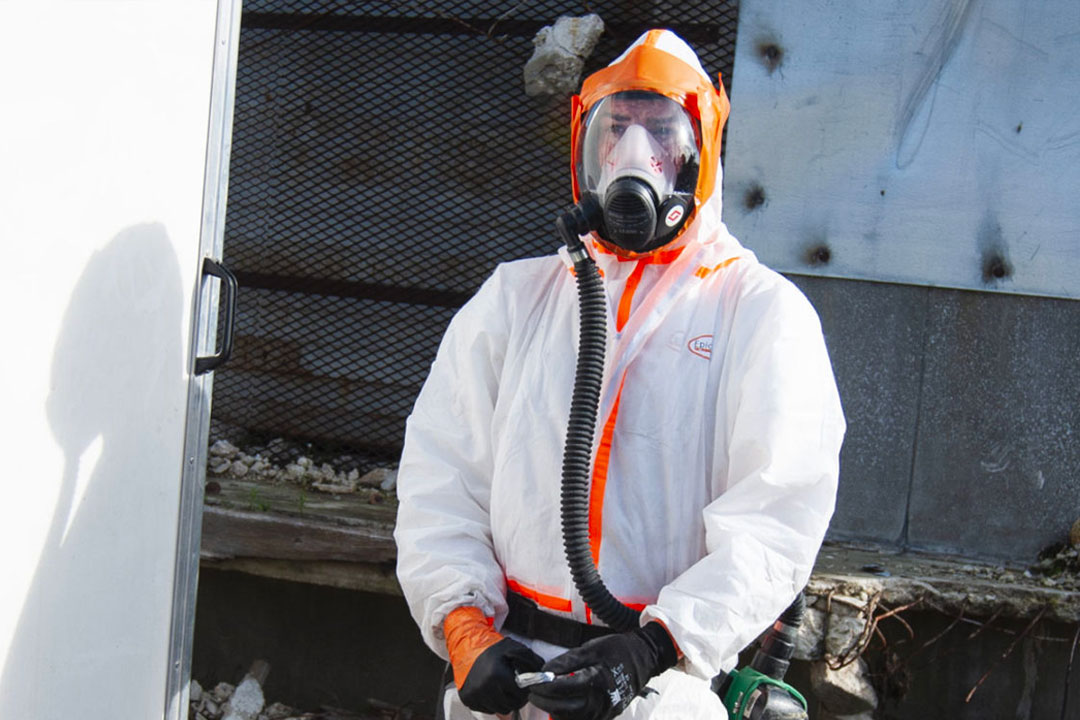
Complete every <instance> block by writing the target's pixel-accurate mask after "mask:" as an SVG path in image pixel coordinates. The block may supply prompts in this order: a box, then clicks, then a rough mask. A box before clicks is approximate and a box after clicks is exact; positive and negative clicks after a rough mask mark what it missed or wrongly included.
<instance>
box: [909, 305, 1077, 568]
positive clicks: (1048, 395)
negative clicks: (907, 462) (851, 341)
mask: <svg viewBox="0 0 1080 720" xmlns="http://www.w3.org/2000/svg"><path fill="white" fill-rule="evenodd" d="M928 322H929V326H928V336H927V348H926V371H925V383H924V389H923V399H922V410H921V416H920V423H919V431H918V449H917V453H916V462H915V472H914V481H913V490H912V501H911V510H910V523H909V538H908V539H909V541H910V544H911V546H912V547H917V548H921V549H927V550H944V551H949V552H960V553H963V554H966V555H981V556H986V557H995V558H1001V559H1011V560H1017V561H1025V562H1029V561H1031V560H1033V559H1034V558H1035V555H1036V553H1037V552H1038V551H1039V550H1040V549H1041V548H1043V547H1044V546H1046V545H1048V544H1050V543H1053V542H1059V541H1062V540H1064V539H1065V538H1066V537H1067V534H1068V531H1069V527H1070V525H1071V524H1072V523H1073V521H1075V520H1076V519H1077V517H1078V516H1080V472H1078V468H1080V445H1078V443H1077V438H1076V435H1075V433H1076V431H1077V430H1080V303H1077V302H1074V301H1068V300H1052V299H1042V298H1029V297H1016V296H1013V297H1007V296H1002V295H991V294H986V293H970V292H958V291H951V290H931V291H930V306H929V314H928Z"/></svg>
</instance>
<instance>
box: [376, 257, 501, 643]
mask: <svg viewBox="0 0 1080 720" xmlns="http://www.w3.org/2000/svg"><path fill="white" fill-rule="evenodd" d="M501 285H502V283H501V280H500V273H499V271H498V270H496V272H495V273H494V274H493V275H492V276H491V277H490V278H489V279H488V281H487V282H485V283H484V285H483V286H482V287H481V288H480V290H479V291H478V292H477V294H476V295H475V296H474V297H473V298H472V299H471V300H469V302H468V303H466V304H465V306H464V307H462V309H461V310H460V311H459V312H458V313H457V314H456V315H455V316H454V318H453V320H452V321H451V322H450V325H449V327H448V328H447V330H446V333H445V335H444V336H443V339H442V342H441V344H440V346H439V350H438V353H437V355H436V358H435V362H434V363H433V364H432V366H431V371H430V374H429V375H428V378H427V380H426V381H425V382H424V386H423V389H422V390H421V392H420V394H419V396H418V397H417V400H416V403H415V405H414V406H413V410H412V413H411V414H410V416H409V418H408V420H407V422H406V431H405V445H404V450H403V452H402V457H401V465H400V468H399V470H398V499H399V506H398V515H397V524H396V527H395V530H394V538H395V540H396V541H397V548H398V560H397V575H398V580H399V582H400V583H401V587H402V590H403V591H404V593H405V599H406V601H407V602H408V605H409V610H410V612H411V613H412V616H413V618H414V619H415V620H416V622H417V624H418V625H419V627H420V633H421V635H422V636H423V638H424V641H425V642H426V643H427V645H428V646H429V647H430V648H431V649H432V650H433V651H434V652H435V653H436V654H438V655H440V656H441V657H443V658H446V657H447V653H446V643H445V638H444V637H443V628H442V625H443V620H444V619H445V618H446V616H447V615H448V614H449V613H450V611H452V610H453V609H454V608H456V607H460V606H463V605H469V606H474V607H478V608H480V610H481V611H482V612H483V613H484V614H485V615H486V616H488V617H493V616H495V615H496V614H502V613H505V609H506V601H505V578H504V576H503V571H502V569H501V567H500V565H499V562H498V560H497V558H496V557H495V553H494V550H493V549H492V539H491V523H490V518H489V512H490V497H491V475H492V428H491V422H492V414H493V412H494V406H495V400H496V397H497V394H498V388H499V376H500V374H501V371H502V366H503V359H504V357H505V351H506V343H507V320H506V316H505V304H504V303H503V302H502V300H501V297H500V296H501Z"/></svg>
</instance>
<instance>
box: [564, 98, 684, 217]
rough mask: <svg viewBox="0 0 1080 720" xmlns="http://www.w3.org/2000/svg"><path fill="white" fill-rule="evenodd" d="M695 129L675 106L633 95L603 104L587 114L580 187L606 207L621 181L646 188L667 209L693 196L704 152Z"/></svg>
mask: <svg viewBox="0 0 1080 720" xmlns="http://www.w3.org/2000/svg"><path fill="white" fill-rule="evenodd" d="M696 127H697V125H696V123H695V122H694V120H693V118H691V117H690V115H689V113H687V112H686V110H685V109H684V108H683V107H682V106H681V105H679V104H678V103H677V102H675V101H674V100H671V99H670V98H667V97H664V96H663V95H659V94H657V93H653V92H646V91H641V90H630V91H625V92H619V93H614V94H613V95H608V96H607V97H605V98H603V99H601V100H600V101H599V102H598V103H596V105H595V106H593V108H592V109H591V110H590V111H589V114H588V116H587V118H586V120H585V130H584V132H583V133H582V139H581V147H580V148H579V151H580V152H579V153H578V158H579V160H578V167H577V177H578V187H579V188H580V189H581V191H582V192H587V193H593V194H595V195H596V196H597V198H598V199H599V200H600V201H601V202H602V201H603V199H604V194H605V193H606V191H607V189H608V187H609V186H610V185H611V183H612V182H613V181H614V180H616V179H618V178H621V177H633V178H637V179H639V180H642V181H644V182H646V183H647V184H648V185H649V187H651V188H652V190H653V192H654V193H656V199H657V201H658V202H659V203H663V202H664V201H665V200H666V199H667V198H669V197H671V196H672V195H673V194H679V195H684V196H693V194H694V190H695V188H696V187H697V178H698V167H699V164H700V152H699V150H698V147H699V141H698V132H697V130H696Z"/></svg>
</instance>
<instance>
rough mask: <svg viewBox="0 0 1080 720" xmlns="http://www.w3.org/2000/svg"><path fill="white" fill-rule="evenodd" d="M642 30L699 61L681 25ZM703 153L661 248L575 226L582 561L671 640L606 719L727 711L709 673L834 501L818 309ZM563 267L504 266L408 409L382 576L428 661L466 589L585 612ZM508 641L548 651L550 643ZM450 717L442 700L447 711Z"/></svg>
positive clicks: (803, 565) (491, 609) (783, 582)
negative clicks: (726, 197)
mask: <svg viewBox="0 0 1080 720" xmlns="http://www.w3.org/2000/svg"><path fill="white" fill-rule="evenodd" d="M650 35H651V37H652V41H653V42H658V43H659V47H661V48H662V49H663V48H666V47H670V48H672V50H671V51H672V52H673V53H674V54H676V55H678V56H679V57H680V58H682V59H683V61H688V64H691V65H692V66H693V67H694V68H695V70H696V71H697V72H701V73H702V74H703V75H704V71H702V70H701V66H700V64H699V63H698V62H697V60H696V57H694V56H693V54H692V51H691V50H690V49H689V47H688V46H686V45H685V43H683V42H682V41H681V40H680V39H678V38H677V37H676V36H674V35H673V34H671V33H669V32H667V31H664V32H662V33H657V32H656V31H653V33H651V34H650ZM657 35H659V38H657ZM646 37H647V36H643V38H642V39H640V40H639V41H638V43H641V42H642V41H643V40H645V38H646ZM688 54H689V56H688ZM624 56H625V55H624ZM616 62H618V60H616ZM715 167H716V171H715V172H716V177H715V188H716V192H713V193H712V194H711V196H710V197H709V198H708V199H707V201H706V202H705V203H704V204H703V205H701V206H699V207H698V209H697V212H696V216H695V217H694V218H693V219H692V221H691V222H690V223H689V224H688V225H687V227H686V229H685V230H684V232H683V233H682V234H681V235H680V236H679V237H678V239H677V240H676V241H675V243H673V245H675V246H676V247H675V248H674V249H673V248H672V247H671V246H667V247H665V248H663V249H661V250H660V251H657V252H654V253H651V254H649V255H647V256H645V257H641V258H635V259H629V260H628V259H625V258H622V257H619V256H616V255H615V254H613V253H611V252H609V251H607V250H605V249H604V248H603V247H601V246H600V245H599V244H598V243H596V242H595V241H594V240H593V239H589V240H588V241H587V242H586V245H587V246H588V247H589V248H590V249H591V250H592V253H593V256H594V257H595V258H596V260H597V263H598V265H599V268H600V270H601V273H602V275H603V279H604V286H605V288H606V294H607V298H608V301H609V311H610V312H609V318H608V320H609V323H608V325H609V327H608V342H607V356H606V357H607V359H606V368H605V382H604V390H603V393H602V397H601V407H600V413H599V419H598V424H597V441H596V446H597V447H596V453H595V455H594V458H595V460H594V471H593V477H592V486H591V495H590V498H591V499H590V535H591V537H592V550H593V556H594V558H597V559H598V567H599V571H600V574H601V576H602V577H603V579H604V582H605V583H606V585H607V587H608V589H609V590H610V591H611V592H612V594H614V595H615V596H616V597H617V598H619V599H620V600H621V601H622V602H624V603H626V604H628V605H631V606H637V607H643V608H644V611H643V613H642V618H641V622H642V624H644V623H645V622H648V621H650V620H659V621H661V622H662V623H663V624H664V625H665V626H666V627H667V629H668V631H669V632H670V634H671V636H672V637H673V639H674V640H675V642H676V644H677V646H678V649H679V651H680V652H681V653H682V659H681V661H680V663H679V665H678V666H677V667H676V668H673V669H671V670H669V671H667V672H665V673H663V674H662V675H661V676H660V677H657V678H654V679H653V680H652V681H650V682H649V686H650V687H652V688H655V689H657V690H659V691H660V692H659V694H658V695H652V696H650V697H649V698H645V699H638V700H635V701H634V703H633V704H631V705H630V707H629V708H628V709H627V710H626V712H625V713H624V714H623V716H622V717H629V718H634V717H653V718H658V717H669V716H670V717H674V716H679V717H702V718H705V717H708V718H710V719H711V720H716V718H722V717H724V711H723V706H722V705H721V704H720V702H719V700H718V699H717V698H716V696H715V695H713V694H711V693H710V692H709V691H708V680H709V679H710V678H712V677H713V676H714V675H716V674H717V673H718V672H719V671H720V670H721V669H725V670H728V669H731V668H732V667H733V666H734V663H735V661H736V655H737V653H738V652H739V651H740V650H741V649H742V648H743V647H744V646H746V645H747V644H749V643H750V642H752V641H753V640H754V638H755V637H756V636H758V635H759V634H760V633H761V632H762V631H763V630H764V629H765V628H766V627H768V626H769V625H770V624H771V623H772V622H773V621H774V620H775V619H776V617H777V616H778V615H779V614H780V613H781V612H782V611H783V610H784V609H785V608H786V607H787V606H788V605H789V604H790V603H791V601H792V600H793V599H794V597H795V596H796V594H797V593H798V592H799V591H800V589H801V588H802V587H803V586H804V585H805V583H806V582H807V579H808V578H809V574H810V571H811V568H812V566H813V562H814V559H815V557H816V554H817V551H818V549H819V547H820V544H821V541H822V539H823V537H824V534H825V530H826V528H827V525H828V522H829V518H830V517H831V514H832V511H833V507H834V502H835V494H836V482H837V474H838V456H839V449H840V444H841V440H842V437H843V433H844V429H845V424H844V419H843V415H842V412H841V407H840V402H839V398H838V395H837V391H836V385H835V382H834V380H833V375H832V370H831V366H830V363H829V358H828V355H827V352H826V348H825V343H824V340H823V337H822V333H821V327H820V323H819V321H818V318H817V315H816V313H815V312H814V310H813V308H812V307H811V305H810V303H809V302H808V301H807V300H806V299H805V297H804V296H803V295H802V294H801V293H800V292H799V290H798V289H797V288H795V287H794V286H793V285H792V284H791V283H790V282H789V281H787V280H786V279H784V278H783V277H782V276H780V275H779V274H777V273H775V272H773V271H771V270H769V269H768V268H766V267H765V266H764V265H762V264H760V263H759V262H758V261H757V259H756V258H755V256H754V254H753V253H752V252H750V251H749V250H747V249H745V248H744V247H742V246H741V245H740V244H739V242H738V241H737V240H736V239H735V238H734V237H732V236H731V235H730V234H729V233H728V231H727V229H726V228H725V226H724V225H723V223H722V222H721V219H720V216H721V201H720V192H719V188H720V187H721V182H720V165H719V162H717V163H715ZM571 265H572V264H571V263H570V261H569V259H568V258H567V256H566V253H565V251H563V252H560V253H559V254H558V255H552V256H548V257H542V258H534V259H527V260H519V261H516V262H510V263H505V264H502V265H500V266H499V267H498V268H497V269H496V270H495V271H494V273H493V274H492V276H491V277H490V278H489V279H488V280H487V281H486V282H485V283H484V285H483V286H482V287H481V288H480V290H479V291H478V292H477V293H476V295H475V296H474V297H473V298H472V299H471V300H470V301H469V302H468V303H467V304H466V305H465V306H464V307H463V308H462V309H461V310H460V311H459V312H458V314H457V315H456V316H455V317H454V319H453V321H452V322H451V323H450V326H449V328H448V330H447V332H446V334H445V336H444V338H443V340H442V344H441V346H440V348H439V351H438V355H437V357H436V360H435V362H434V363H433V365H432V367H431V373H430V375H429V377H428V379H427V381H426V383H425V384H424V387H423V390H422V391H421V393H420V395H419V397H418V399H417V401H416V404H415V407H414V409H413V412H412V414H411V415H410V417H409V419H408V423H407V432H406V438H405V447H404V452H403V455H402V459H401V466H400V470H399V474H398V494H399V499H400V508H399V511H398V521H397V528H396V530H395V537H396V540H397V544H398V578H399V580H400V582H401V586H402V588H403V590H404V592H405V596H406V599H407V601H408V604H409V607H410V610H411V612H412V615H413V617H414V618H415V620H416V622H417V623H418V625H419V627H420V631H421V634H422V635H423V638H424V640H425V641H426V643H427V644H428V645H429V646H430V647H431V648H432V650H434V651H435V652H436V653H437V654H438V655H440V656H442V657H444V658H446V657H447V650H446V646H445V640H444V637H443V621H444V618H445V617H446V616H447V614H448V613H450V612H451V611H452V610H454V609H455V608H457V607H459V606H475V607H478V608H480V609H481V610H482V611H483V613H484V614H485V615H487V616H489V617H492V618H494V627H495V628H496V629H498V628H499V627H500V626H501V624H502V622H503V620H504V619H505V616H506V612H507V606H506V601H505V592H506V590H507V588H508V587H509V588H512V589H514V590H516V591H517V592H518V593H520V594H522V595H524V596H526V597H529V598H532V599H533V600H536V601H537V602H538V604H539V605H540V607H541V608H543V609H544V610H545V611H547V612H549V613H552V614H556V615H562V616H566V617H572V618H574V619H576V620H578V621H580V622H599V621H597V620H596V619H595V618H593V617H592V614H591V612H590V611H589V610H588V609H587V608H586V607H585V605H584V603H583V602H582V600H581V597H580V595H579V594H578V592H577V590H576V589H575V587H574V583H573V580H572V579H571V575H570V571H569V568H568V565H567V561H566V558H565V556H564V551H563V541H562V535H561V524H560V476H561V462H562V451H563V445H564V441H565V434H566V423H567V419H568V417H569V406H570V397H571V389H572V387H573V383H574V371H575V359H576V354H577V343H578V328H579V320H578V298H577V290H576V285H575V278H574V275H573V274H572V273H571V271H570V270H571ZM511 637H514V638H515V639H518V640H521V641H522V642H525V643H526V644H528V645H529V646H530V647H532V648H533V649H534V650H535V651H536V652H537V653H539V654H540V655H541V656H543V657H544V658H545V659H550V658H551V657H554V656H555V655H558V654H560V652H561V649H560V648H557V647H554V646H551V645H547V644H546V643H543V642H539V641H532V640H528V639H523V638H520V637H518V636H511ZM449 695H450V696H451V697H450V700H449V703H450V704H453V702H454V700H455V699H456V698H455V697H453V696H454V695H455V694H454V693H453V692H452V691H451V692H450V693H449ZM462 712H464V713H466V715H464V716H466V717H467V713H468V712H469V711H468V710H466V709H465V708H464V706H461V705H460V700H458V701H457V706H456V708H453V709H452V710H451V713H450V714H449V716H451V717H453V716H462V715H461V713H462ZM521 716H522V717H523V718H527V719H528V720H532V718H537V720H539V719H540V718H543V717H546V713H542V712H541V711H539V710H538V709H537V708H534V707H533V706H531V705H527V706H526V707H525V708H524V709H523V710H522V711H521Z"/></svg>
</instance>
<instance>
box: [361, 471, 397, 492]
mask: <svg viewBox="0 0 1080 720" xmlns="http://www.w3.org/2000/svg"><path fill="white" fill-rule="evenodd" d="M357 483H359V484H360V485H363V486H364V487H372V488H379V489H380V490H392V489H393V488H394V487H395V486H396V485H397V470H391V469H389V468H375V469H374V470H372V471H371V472H369V473H366V474H365V475H364V476H363V477H361V478H360V479H359V480H357Z"/></svg>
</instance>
